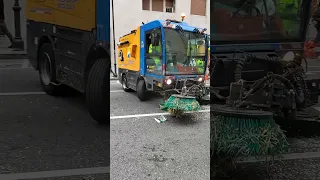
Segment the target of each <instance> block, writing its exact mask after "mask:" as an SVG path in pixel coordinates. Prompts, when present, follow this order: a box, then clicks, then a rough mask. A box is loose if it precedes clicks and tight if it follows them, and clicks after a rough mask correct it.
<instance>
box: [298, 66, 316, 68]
mask: <svg viewBox="0 0 320 180" xmlns="http://www.w3.org/2000/svg"><path fill="white" fill-rule="evenodd" d="M302 67H303V66H302ZM308 67H312V68H320V66H308Z"/></svg>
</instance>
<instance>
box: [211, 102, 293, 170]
mask: <svg viewBox="0 0 320 180" xmlns="http://www.w3.org/2000/svg"><path fill="white" fill-rule="evenodd" d="M210 110H211V113H212V115H213V116H212V117H211V151H212V156H213V158H215V159H213V161H216V163H217V161H220V162H218V164H220V165H217V167H223V166H224V167H228V168H231V167H232V166H233V167H234V166H235V162H236V161H237V160H239V158H242V157H248V156H255V157H257V156H273V157H275V156H281V155H282V154H283V152H285V150H287V148H288V142H287V139H286V136H285V135H284V132H283V131H282V130H281V129H280V127H279V126H278V125H277V124H276V123H275V121H274V120H273V114H272V113H271V112H266V111H259V110H247V109H235V108H231V107H227V106H224V107H216V108H213V107H211V109H210ZM221 163H222V164H221Z"/></svg>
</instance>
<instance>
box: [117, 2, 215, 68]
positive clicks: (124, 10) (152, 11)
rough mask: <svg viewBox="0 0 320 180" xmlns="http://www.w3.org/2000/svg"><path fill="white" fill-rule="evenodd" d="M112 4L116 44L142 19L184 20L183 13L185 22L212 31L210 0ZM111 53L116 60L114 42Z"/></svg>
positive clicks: (145, 20)
mask: <svg viewBox="0 0 320 180" xmlns="http://www.w3.org/2000/svg"><path fill="white" fill-rule="evenodd" d="M133 2H134V3H133ZM113 3H114V32H115V33H114V35H113V30H112V29H113V27H112V23H111V40H112V41H113V40H115V44H117V42H118V41H119V38H120V37H121V36H123V35H125V34H128V33H130V31H131V30H133V29H135V28H137V27H138V26H140V25H141V24H142V22H144V23H146V22H150V21H153V20H156V19H162V20H165V19H176V20H181V17H180V16H181V14H182V13H184V14H185V15H186V16H185V19H184V21H185V22H186V23H188V24H190V25H194V26H198V27H202V28H207V29H208V30H207V32H210V0H113ZM111 13H112V10H111ZM111 18H112V16H111ZM111 22H112V21H111ZM111 52H112V62H114V56H115V55H116V54H117V53H114V52H117V48H116V47H115V48H114V46H113V43H112V50H111ZM112 64H113V63H112ZM112 68H113V65H112Z"/></svg>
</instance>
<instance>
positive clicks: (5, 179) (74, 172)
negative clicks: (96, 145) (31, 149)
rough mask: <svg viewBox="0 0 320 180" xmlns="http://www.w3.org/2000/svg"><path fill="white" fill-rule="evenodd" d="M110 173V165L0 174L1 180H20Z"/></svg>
mask: <svg viewBox="0 0 320 180" xmlns="http://www.w3.org/2000/svg"><path fill="white" fill-rule="evenodd" d="M108 173H110V167H109V166H108V167H93V168H81V169H66V170H55V171H39V172H26V173H15V174H0V179H1V180H22V179H40V178H41V179H43V178H53V177H65V176H79V175H89V174H108Z"/></svg>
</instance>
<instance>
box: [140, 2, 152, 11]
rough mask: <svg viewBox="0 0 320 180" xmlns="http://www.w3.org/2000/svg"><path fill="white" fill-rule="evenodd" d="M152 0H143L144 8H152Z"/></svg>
mask: <svg viewBox="0 0 320 180" xmlns="http://www.w3.org/2000/svg"><path fill="white" fill-rule="evenodd" d="M150 1H151V0H142V10H150Z"/></svg>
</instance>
